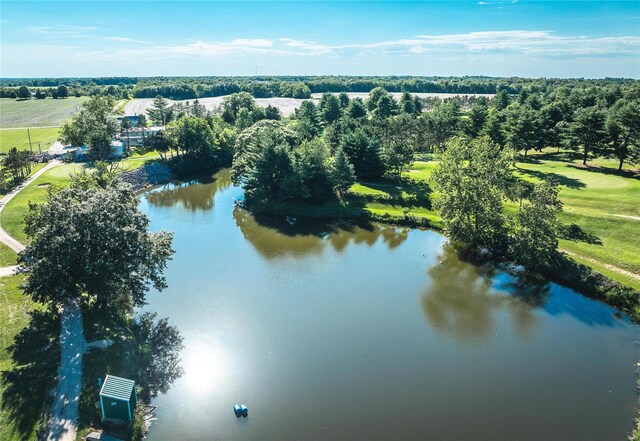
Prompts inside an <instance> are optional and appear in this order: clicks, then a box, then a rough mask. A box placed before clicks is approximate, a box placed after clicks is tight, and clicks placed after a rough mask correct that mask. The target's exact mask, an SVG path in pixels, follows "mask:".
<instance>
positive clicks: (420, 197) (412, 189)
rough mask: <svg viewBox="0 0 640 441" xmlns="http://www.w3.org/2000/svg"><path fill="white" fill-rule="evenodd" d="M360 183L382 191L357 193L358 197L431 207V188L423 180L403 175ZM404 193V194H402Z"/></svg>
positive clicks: (374, 200) (401, 204)
mask: <svg viewBox="0 0 640 441" xmlns="http://www.w3.org/2000/svg"><path fill="white" fill-rule="evenodd" d="M360 184H362V185H364V186H366V187H369V188H373V189H374V190H378V191H381V192H383V193H384V195H383V196H382V197H381V195H376V194H373V195H364V194H358V195H355V196H353V197H354V199H357V198H360V199H363V200H365V201H370V202H382V203H393V204H394V205H399V206H404V207H422V208H427V209H431V193H433V190H432V189H431V187H430V186H429V184H427V183H426V182H424V181H418V180H415V179H411V178H407V177H403V178H401V179H397V180H393V181H377V182H360ZM403 193H405V194H403Z"/></svg>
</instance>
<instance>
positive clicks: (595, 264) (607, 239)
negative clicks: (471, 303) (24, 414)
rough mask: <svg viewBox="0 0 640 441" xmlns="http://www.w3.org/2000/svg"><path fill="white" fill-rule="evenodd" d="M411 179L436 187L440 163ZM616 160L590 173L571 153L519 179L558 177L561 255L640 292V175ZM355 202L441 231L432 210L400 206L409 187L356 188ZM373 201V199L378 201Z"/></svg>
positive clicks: (420, 167)
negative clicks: (423, 221)
mask: <svg viewBox="0 0 640 441" xmlns="http://www.w3.org/2000/svg"><path fill="white" fill-rule="evenodd" d="M420 159H422V160H420V161H416V162H415V163H414V164H413V166H412V168H411V169H410V170H409V171H408V172H407V173H406V174H405V176H406V177H407V178H411V179H412V180H417V181H422V182H424V183H426V184H428V185H430V187H433V186H432V182H431V174H432V172H433V170H435V168H436V166H437V163H436V162H435V161H430V160H429V159H430V158H429V157H424V156H423V157H421V158H420ZM616 168H617V164H616V162H615V161H613V160H606V159H601V160H598V161H594V166H593V167H590V168H587V169H585V168H582V167H580V160H579V159H578V158H574V157H573V155H572V154H571V153H567V152H560V153H546V154H544V153H543V154H540V155H532V156H531V157H529V159H528V160H527V161H526V162H518V163H517V164H516V168H515V174H516V176H518V177H520V178H522V179H524V180H527V181H531V182H539V181H540V180H541V179H542V178H544V177H554V178H555V179H557V180H558V182H559V183H560V185H561V191H560V194H559V197H560V199H561V200H562V202H563V204H564V209H563V212H562V214H561V215H560V216H559V219H560V222H561V223H562V224H563V225H564V227H563V233H562V239H561V240H560V249H561V250H562V251H563V252H565V253H567V254H568V255H570V256H571V258H572V259H574V260H576V261H578V262H580V263H582V264H584V265H586V266H589V267H591V268H593V269H595V270H596V271H598V272H601V273H602V274H604V275H606V276H607V277H609V278H611V279H613V280H615V281H618V282H620V283H622V284H624V285H627V286H630V287H632V288H634V289H636V290H638V289H640V254H639V253H638V252H637V250H638V249H640V235H639V234H638V231H640V202H639V201H640V179H639V178H640V174H639V173H637V172H634V171H633V170H631V171H629V170H627V171H625V172H623V173H622V174H618V173H617V172H616V170H615V169H616ZM351 191H352V192H353V194H354V195H355V196H358V197H362V198H368V202H367V203H366V204H365V205H364V207H363V208H364V209H366V210H368V211H369V212H371V213H374V214H376V215H388V216H391V217H398V216H402V215H409V216H415V217H421V218H425V219H427V220H428V221H429V222H430V223H431V224H432V225H433V226H434V227H435V228H438V227H439V226H440V218H439V216H438V213H437V212H436V211H435V210H433V209H432V207H430V206H424V205H423V206H418V205H411V204H399V203H397V202H395V203H394V202H390V201H394V200H395V201H397V200H398V196H402V197H404V198H405V200H406V199H407V198H406V196H407V195H409V194H410V191H407V188H405V187H404V186H403V185H398V186H392V185H389V184H387V185H380V184H364V183H360V184H356V185H354V186H353V187H352V189H351ZM372 197H373V199H372Z"/></svg>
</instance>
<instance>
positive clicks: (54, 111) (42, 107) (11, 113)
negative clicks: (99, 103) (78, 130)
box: [0, 97, 89, 129]
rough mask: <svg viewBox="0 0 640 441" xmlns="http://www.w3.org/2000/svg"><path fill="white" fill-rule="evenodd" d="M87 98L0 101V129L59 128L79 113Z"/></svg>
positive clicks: (5, 99)
mask: <svg viewBox="0 0 640 441" xmlns="http://www.w3.org/2000/svg"><path fill="white" fill-rule="evenodd" d="M88 99H89V98H88V97H80V98H75V97H70V98H65V99H58V100H54V99H52V98H46V99H43V100H35V99H32V100H24V101H19V100H14V99H10V98H1V99H0V127H1V128H3V129H5V128H15V127H51V126H55V127H57V126H59V125H60V124H62V123H63V122H64V121H66V120H68V119H69V118H71V117H72V116H73V115H75V114H76V113H78V112H79V111H80V106H81V105H82V103H84V102H85V101H87V100H88Z"/></svg>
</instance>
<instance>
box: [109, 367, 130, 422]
mask: <svg viewBox="0 0 640 441" xmlns="http://www.w3.org/2000/svg"><path fill="white" fill-rule="evenodd" d="M136 404H138V396H137V394H136V382H135V381H133V380H129V379H127V378H122V377H116V376H115V375H107V378H105V380H104V383H103V384H102V388H101V389H100V409H101V410H102V419H103V420H111V421H121V422H129V421H131V420H133V411H134V410H135V408H136Z"/></svg>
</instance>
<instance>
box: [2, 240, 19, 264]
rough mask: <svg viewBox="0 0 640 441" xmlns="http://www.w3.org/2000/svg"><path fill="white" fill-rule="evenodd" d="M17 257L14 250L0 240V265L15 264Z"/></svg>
mask: <svg viewBox="0 0 640 441" xmlns="http://www.w3.org/2000/svg"><path fill="white" fill-rule="evenodd" d="M17 259H18V255H17V254H16V252H15V251H13V250H12V249H11V248H9V247H8V246H6V245H5V244H3V243H2V242H0V267H2V266H11V265H15V264H16V260H17Z"/></svg>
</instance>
